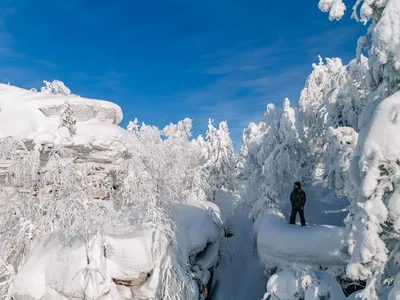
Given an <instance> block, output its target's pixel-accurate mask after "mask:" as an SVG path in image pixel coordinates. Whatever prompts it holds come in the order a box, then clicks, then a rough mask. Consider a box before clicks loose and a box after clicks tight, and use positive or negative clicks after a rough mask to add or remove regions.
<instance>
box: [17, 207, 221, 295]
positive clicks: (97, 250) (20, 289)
mask: <svg viewBox="0 0 400 300" xmlns="http://www.w3.org/2000/svg"><path fill="white" fill-rule="evenodd" d="M210 213H215V214H219V210H218V207H217V206H216V205H215V204H213V203H207V202H204V203H203V205H200V204H195V203H192V204H184V205H182V206H179V207H176V208H175V210H174V219H175V220H176V222H177V226H178V230H179V234H180V238H179V240H183V242H184V243H185V245H187V246H188V247H189V249H190V251H191V253H197V252H200V251H201V250H203V249H204V248H205V247H206V246H207V244H211V246H209V247H207V249H206V250H205V251H203V252H202V253H201V255H200V259H199V264H200V265H201V266H203V267H204V268H209V267H211V266H213V265H215V263H216V261H217V259H218V244H217V243H215V242H216V240H217V239H218V237H219V229H218V226H217V225H216V224H215V223H214V221H213V216H212V215H210ZM152 240H153V231H152V230H144V231H143V230H135V231H132V232H128V233H125V234H123V235H115V234H104V235H103V236H97V237H93V238H92V239H91V240H90V242H89V245H90V251H89V258H90V264H89V266H87V256H86V245H85V243H84V242H83V241H82V240H76V241H74V242H73V243H72V244H70V245H67V246H65V245H63V243H62V240H60V239H59V238H58V237H57V235H56V234H51V235H47V236H44V237H42V238H41V239H40V240H38V241H37V242H36V244H35V246H34V247H33V249H32V251H31V252H30V255H29V257H28V258H27V259H26V261H25V263H24V264H23V266H22V267H21V269H20V270H19V272H18V274H17V275H16V278H15V281H14V284H13V287H12V296H13V298H14V299H15V300H36V299H38V300H39V299H43V298H46V299H64V300H65V299H76V298H79V297H80V298H82V295H83V291H84V290H85V286H86V284H87V282H86V281H85V280H86V279H87V277H85V276H84V274H85V272H90V274H91V276H92V277H93V278H92V279H91V281H90V282H89V283H88V287H89V288H88V289H87V290H86V291H87V293H89V295H91V296H92V297H94V298H96V299H102V300H108V299H125V298H123V297H122V295H121V293H125V292H127V291H126V290H125V289H124V288H123V287H122V288H121V287H120V286H118V289H119V290H121V293H120V292H119V291H118V290H117V287H116V285H115V283H114V282H113V279H117V280H126V281H131V282H132V283H133V284H134V288H132V291H133V293H135V291H136V292H137V293H138V295H139V294H141V295H148V294H149V293H151V292H153V293H154V289H153V288H154V285H152V281H154V280H155V278H154V277H155V276H157V274H158V273H157V271H158V270H157V269H158V268H157V265H156V261H154V259H153V257H152V255H151V253H152V251H151V248H152ZM212 243H214V244H212ZM104 254H105V257H104ZM85 268H88V270H86V269H85ZM150 274H151V275H150ZM148 276H150V277H148ZM153 283H154V282H153ZM152 289H153V290H152ZM140 299H141V298H140ZM143 299H147V298H143Z"/></svg>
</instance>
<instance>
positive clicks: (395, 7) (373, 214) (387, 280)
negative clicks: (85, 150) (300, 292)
mask: <svg viewBox="0 0 400 300" xmlns="http://www.w3.org/2000/svg"><path fill="white" fill-rule="evenodd" d="M334 2H335V3H336V7H338V6H340V7H342V8H343V7H344V3H343V1H342V0H336V1H331V0H320V4H319V7H320V8H321V9H322V10H323V11H329V12H330V14H331V15H332V17H331V19H332V18H335V19H340V18H341V17H342V16H343V13H342V10H337V9H336V7H335V6H334V4H335V3H334ZM350 2H351V1H350ZM352 17H353V18H355V19H356V20H357V21H361V22H364V23H368V22H370V23H371V24H370V25H369V27H368V29H367V33H366V35H365V36H363V37H361V38H360V39H359V40H358V49H357V56H358V57H357V58H358V60H359V61H360V60H361V59H362V56H361V53H362V51H363V50H366V51H368V67H369V68H368V71H367V76H366V82H367V87H368V95H367V99H368V100H367V106H366V108H365V109H364V110H363V112H362V114H361V116H360V118H359V122H358V125H359V127H360V134H359V139H358V145H357V153H356V155H355V157H354V158H353V160H352V161H351V163H350V172H349V174H350V179H351V181H352V186H353V187H360V188H359V189H356V190H354V191H353V194H354V197H353V199H352V200H353V202H352V206H351V210H350V213H349V216H348V218H347V220H346V222H347V226H348V238H347V249H346V250H347V253H348V254H349V255H350V262H349V264H348V266H347V270H346V273H347V276H349V277H350V278H352V279H354V280H366V281H367V286H366V288H365V289H364V290H363V291H362V292H361V293H360V295H359V296H361V297H362V298H363V299H371V300H376V299H379V298H380V296H379V290H380V288H381V287H382V285H383V284H388V285H391V286H392V290H391V292H390V293H389V295H388V299H390V300H392V299H397V298H398V297H400V275H399V272H398V265H399V263H400V259H399V257H400V254H399V249H400V236H399V234H398V233H399V225H398V224H399V216H400V214H399V212H400V208H399V205H398V202H399V201H398V200H399V197H398V194H399V189H400V186H399V179H398V178H399V176H398V174H399V173H400V170H399V157H400V156H399V154H398V149H399V145H397V144H398V143H397V140H398V136H397V135H396V134H395V132H398V128H397V125H396V124H397V105H398V99H399V95H398V91H399V90H400V85H399V83H400V31H399V30H398V28H399V20H400V2H399V1H397V0H386V1H381V0H359V1H356V3H355V5H354V6H353V14H352ZM396 92H397V93H396ZM384 132H385V133H384ZM389 140H390V141H391V142H390V143H388V141H389Z"/></svg>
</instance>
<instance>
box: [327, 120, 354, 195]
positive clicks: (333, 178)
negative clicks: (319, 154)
mask: <svg viewBox="0 0 400 300" xmlns="http://www.w3.org/2000/svg"><path fill="white" fill-rule="evenodd" d="M326 139H327V143H326V145H325V158H324V163H325V168H324V169H325V174H324V182H325V187H327V188H330V189H332V190H333V191H334V192H335V194H336V195H337V196H339V197H351V196H352V187H351V186H349V185H351V183H350V181H349V178H348V177H349V168H350V161H351V159H352V158H353V157H354V154H355V151H356V146H357V139H358V133H357V132H356V131H355V130H354V129H353V128H352V127H338V128H333V127H329V128H328V130H327V133H326Z"/></svg>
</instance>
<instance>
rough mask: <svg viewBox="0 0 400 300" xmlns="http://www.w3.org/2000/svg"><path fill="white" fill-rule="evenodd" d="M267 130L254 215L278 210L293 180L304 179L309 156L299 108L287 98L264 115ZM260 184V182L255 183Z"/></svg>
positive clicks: (261, 157) (253, 206) (260, 157)
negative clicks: (298, 119)
mask: <svg viewBox="0 0 400 300" xmlns="http://www.w3.org/2000/svg"><path fill="white" fill-rule="evenodd" d="M264 120H265V121H264V123H265V126H266V128H267V129H266V133H265V135H264V137H263V143H262V146H261V148H260V151H259V153H258V159H259V162H260V165H262V173H261V178H260V182H259V183H258V184H259V185H260V186H261V193H260V195H259V196H258V197H257V198H256V199H255V201H254V202H253V205H252V210H251V216H252V217H253V218H255V217H256V216H257V215H259V214H271V213H276V212H277V211H278V210H279V202H280V201H281V200H283V199H288V195H289V193H290V188H291V186H292V184H293V182H294V181H297V180H301V177H302V167H303V165H304V160H305V156H306V151H305V149H304V147H303V144H302V141H301V139H300V136H299V130H298V127H297V126H298V122H297V120H296V112H295V110H294V109H293V108H292V107H291V106H290V101H289V100H288V99H287V98H286V99H285V100H284V101H283V110H282V112H277V111H276V109H275V107H274V106H271V105H269V106H268V108H267V112H266V114H265V117H264ZM252 184H253V185H254V184H257V183H252Z"/></svg>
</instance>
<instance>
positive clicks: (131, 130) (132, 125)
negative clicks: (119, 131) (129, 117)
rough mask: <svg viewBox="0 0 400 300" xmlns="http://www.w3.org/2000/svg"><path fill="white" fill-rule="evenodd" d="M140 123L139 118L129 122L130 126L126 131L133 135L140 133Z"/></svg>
mask: <svg viewBox="0 0 400 300" xmlns="http://www.w3.org/2000/svg"><path fill="white" fill-rule="evenodd" d="M138 123H139V121H138V119H137V118H135V120H133V121H129V123H128V126H127V127H126V130H127V131H128V132H129V133H131V134H137V133H138V132H139V125H138Z"/></svg>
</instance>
